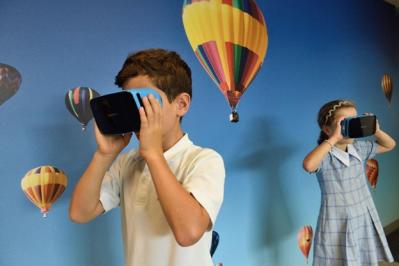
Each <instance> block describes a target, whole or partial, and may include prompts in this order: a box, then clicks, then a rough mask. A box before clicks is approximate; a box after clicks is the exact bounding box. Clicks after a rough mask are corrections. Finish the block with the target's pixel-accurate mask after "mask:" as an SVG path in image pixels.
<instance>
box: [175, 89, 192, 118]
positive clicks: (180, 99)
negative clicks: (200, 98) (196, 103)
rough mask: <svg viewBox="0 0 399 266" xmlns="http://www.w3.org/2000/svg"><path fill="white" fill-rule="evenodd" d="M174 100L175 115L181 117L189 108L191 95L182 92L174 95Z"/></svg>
mask: <svg viewBox="0 0 399 266" xmlns="http://www.w3.org/2000/svg"><path fill="white" fill-rule="evenodd" d="M174 102H175V104H176V105H175V106H176V114H177V116H179V117H183V116H184V115H185V114H186V113H187V112H188V109H189V108H190V104H191V97H190V95H189V94H188V93H185V92H182V93H180V94H179V95H178V96H177V97H176V99H175V100H174Z"/></svg>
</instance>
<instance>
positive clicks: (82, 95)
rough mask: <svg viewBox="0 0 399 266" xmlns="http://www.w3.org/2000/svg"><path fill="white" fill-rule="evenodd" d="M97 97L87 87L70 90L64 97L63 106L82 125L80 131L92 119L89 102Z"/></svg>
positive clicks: (94, 92)
mask: <svg viewBox="0 0 399 266" xmlns="http://www.w3.org/2000/svg"><path fill="white" fill-rule="evenodd" d="M98 96H100V94H99V93H98V92H96V91H95V90H94V89H92V88H88V87H77V88H74V89H71V90H69V91H68V92H67V94H66V95H65V105H66V107H67V109H68V111H69V112H70V113H71V114H72V115H73V116H74V117H76V119H78V120H79V122H80V123H81V124H82V130H85V129H86V126H87V123H89V121H90V120H91V119H92V118H93V114H92V112H91V108H90V100H91V99H93V98H96V97H98Z"/></svg>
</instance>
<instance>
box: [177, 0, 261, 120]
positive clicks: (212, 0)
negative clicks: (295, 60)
mask: <svg viewBox="0 0 399 266" xmlns="http://www.w3.org/2000/svg"><path fill="white" fill-rule="evenodd" d="M183 24H184V30H185V32H186V35H187V38H188V40H189V42H190V44H191V47H192V49H193V50H194V52H195V55H196V56H197V58H198V60H199V61H200V63H201V65H202V66H203V68H204V69H205V71H206V72H207V73H208V75H209V76H210V77H211V78H212V80H213V81H214V82H215V83H216V85H217V86H218V87H219V89H220V91H221V92H222V93H223V95H224V96H225V97H226V99H227V101H228V103H229V105H230V107H231V110H232V113H231V115H230V121H231V122H238V120H239V118H238V113H237V111H236V108H237V105H238V102H239V101H240V98H241V96H242V95H243V94H244V92H245V91H246V90H247V88H248V86H249V85H250V83H251V82H252V80H253V79H254V78H255V76H256V74H257V73H258V71H259V69H260V67H261V66H262V63H263V60H264V58H265V55H266V51H267V46H268V34H267V28H266V22H265V18H264V16H263V13H262V10H261V9H260V8H259V6H258V5H257V4H256V2H255V1H254V0H235V1H232V0H185V1H184V5H183Z"/></svg>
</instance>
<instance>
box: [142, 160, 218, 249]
mask: <svg viewBox="0 0 399 266" xmlns="http://www.w3.org/2000/svg"><path fill="white" fill-rule="evenodd" d="M146 161H147V164H148V167H149V170H150V173H151V176H152V179H153V182H154V185H155V188H156V191H157V194H158V198H159V202H160V204H161V206H162V210H163V212H164V214H165V217H166V219H167V221H168V223H169V225H170V227H171V229H172V231H173V233H174V235H175V238H176V240H177V242H178V243H179V244H180V245H181V246H190V245H192V244H194V243H196V242H197V241H198V240H199V239H200V238H201V236H202V235H203V233H204V232H205V231H206V230H207V228H208V226H209V223H210V218H209V216H208V214H207V212H206V211H205V209H204V208H203V207H202V206H201V205H200V204H199V203H198V202H197V200H196V199H195V198H194V197H193V196H192V195H191V194H190V193H189V192H188V191H186V190H185V189H184V188H183V187H182V185H181V184H180V183H179V182H178V181H177V179H176V177H175V176H174V174H173V173H172V171H171V170H170V168H169V166H168V164H167V162H166V160H165V158H164V157H163V155H162V154H160V155H156V156H154V157H152V158H147V159H146Z"/></svg>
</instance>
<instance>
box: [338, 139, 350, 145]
mask: <svg viewBox="0 0 399 266" xmlns="http://www.w3.org/2000/svg"><path fill="white" fill-rule="evenodd" d="M339 144H353V139H342V140H340V141H339Z"/></svg>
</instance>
